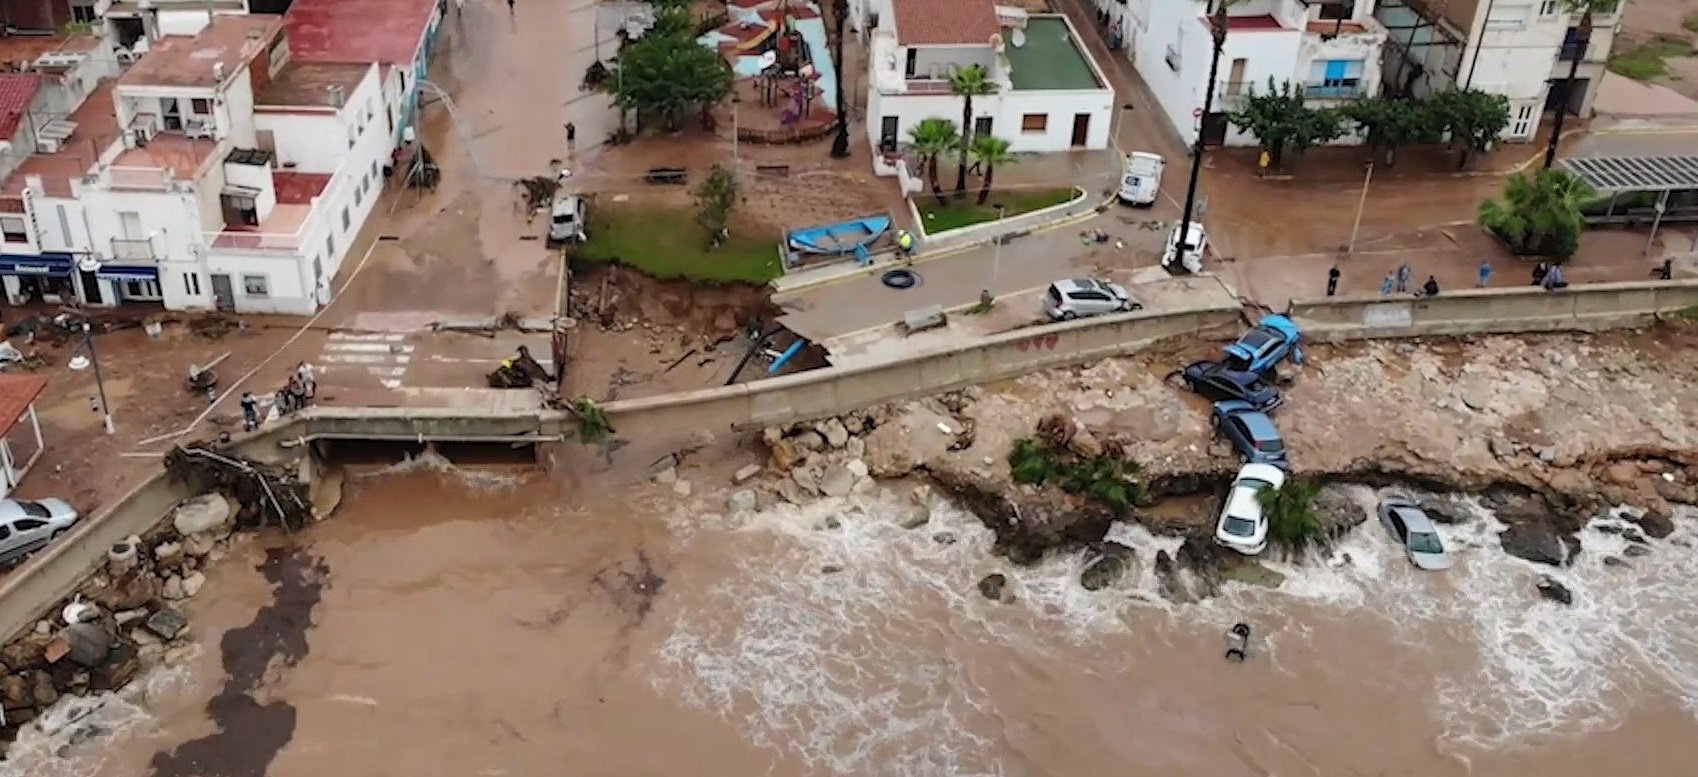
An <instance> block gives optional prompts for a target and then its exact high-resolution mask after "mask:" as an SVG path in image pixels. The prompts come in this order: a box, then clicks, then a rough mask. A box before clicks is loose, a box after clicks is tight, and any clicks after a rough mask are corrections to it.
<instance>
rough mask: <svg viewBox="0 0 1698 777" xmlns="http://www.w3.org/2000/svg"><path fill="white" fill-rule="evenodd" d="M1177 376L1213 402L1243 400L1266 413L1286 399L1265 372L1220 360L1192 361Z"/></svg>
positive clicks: (1186, 385)
mask: <svg viewBox="0 0 1698 777" xmlns="http://www.w3.org/2000/svg"><path fill="white" fill-rule="evenodd" d="M1175 376H1176V377H1177V378H1178V379H1179V381H1180V382H1182V383H1184V384H1185V388H1186V389H1189V390H1190V391H1192V392H1194V393H1196V394H1199V395H1201V396H1202V397H1203V398H1204V399H1207V400H1209V401H1210V402H1225V401H1227V400H1239V401H1242V402H1248V403H1249V404H1250V406H1251V407H1254V408H1256V409H1257V410H1260V411H1262V412H1264V413H1267V412H1272V411H1273V409H1274V408H1276V407H1279V406H1280V405H1281V404H1283V403H1284V402H1285V398H1284V397H1283V396H1281V395H1280V393H1279V389H1277V388H1275V387H1274V385H1273V384H1272V383H1269V382H1268V381H1267V380H1266V379H1265V378H1263V377H1262V376H1261V375H1258V374H1257V373H1254V372H1245V371H1243V370H1234V369H1232V368H1230V367H1227V366H1226V365H1225V364H1222V363H1220V362H1216V361H1209V360H1207V359H1205V360H1203V361H1198V362H1192V363H1190V364H1187V365H1185V368H1184V369H1182V370H1180V371H1179V372H1177V373H1175Z"/></svg>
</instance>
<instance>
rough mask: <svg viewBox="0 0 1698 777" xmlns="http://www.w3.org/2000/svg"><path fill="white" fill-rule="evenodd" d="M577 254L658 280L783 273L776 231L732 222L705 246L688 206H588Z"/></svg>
mask: <svg viewBox="0 0 1698 777" xmlns="http://www.w3.org/2000/svg"><path fill="white" fill-rule="evenodd" d="M577 255H578V256H579V257H580V258H582V259H585V260H588V261H592V262H615V261H616V262H619V263H621V264H624V265H627V266H629V267H632V268H635V269H637V270H641V271H642V272H644V273H647V274H648V275H651V276H653V277H655V278H659V279H661V280H672V279H675V278H681V279H684V280H691V281H710V282H716V283H726V282H743V283H756V284H762V283H766V282H768V281H770V280H772V279H773V278H777V277H778V276H779V275H781V274H782V272H781V270H780V268H779V260H778V236H777V235H776V234H767V233H763V232H761V231H741V230H738V229H737V228H736V227H735V226H733V227H732V230H731V239H730V240H727V241H726V242H725V243H724V244H722V245H720V246H719V247H718V248H715V249H712V250H709V249H708V235H707V232H706V231H704V230H703V229H702V228H701V227H700V226H699V225H697V224H696V220H695V217H694V214H693V213H692V212H691V211H690V210H689V209H688V208H664V207H641V206H634V205H597V206H595V207H593V208H592V209H591V211H590V239H589V242H588V243H586V244H584V245H583V246H582V247H581V248H580V249H579V250H578V251H577Z"/></svg>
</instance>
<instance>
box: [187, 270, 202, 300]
mask: <svg viewBox="0 0 1698 777" xmlns="http://www.w3.org/2000/svg"><path fill="white" fill-rule="evenodd" d="M183 291H185V292H188V294H189V296H191V297H198V296H200V273H198V272H186V273H183Z"/></svg>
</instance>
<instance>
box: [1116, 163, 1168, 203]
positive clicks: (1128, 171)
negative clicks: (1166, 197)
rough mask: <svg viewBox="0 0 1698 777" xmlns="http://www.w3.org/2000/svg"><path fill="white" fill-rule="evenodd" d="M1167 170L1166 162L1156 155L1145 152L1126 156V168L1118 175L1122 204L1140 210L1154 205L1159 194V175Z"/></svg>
mask: <svg viewBox="0 0 1698 777" xmlns="http://www.w3.org/2000/svg"><path fill="white" fill-rule="evenodd" d="M1165 169H1167V161H1166V160H1164V159H1162V158H1161V156H1160V155H1158V154H1151V153H1148V152H1145V151H1134V152H1132V153H1130V154H1127V155H1126V167H1125V168H1124V169H1123V170H1122V171H1121V175H1120V192H1119V193H1118V195H1117V196H1118V197H1119V199H1120V201H1121V202H1122V203H1125V204H1127V205H1134V206H1137V207H1140V208H1148V207H1150V206H1151V205H1154V204H1155V203H1156V196H1157V195H1159V194H1161V174H1162V171H1163V170H1165Z"/></svg>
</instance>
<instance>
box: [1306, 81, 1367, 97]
mask: <svg viewBox="0 0 1698 777" xmlns="http://www.w3.org/2000/svg"><path fill="white" fill-rule="evenodd" d="M1367 94H1368V90H1367V88H1366V87H1364V86H1362V85H1361V84H1360V83H1354V84H1327V83H1319V84H1304V85H1303V97H1304V98H1306V99H1309V100H1355V99H1357V98H1360V97H1364V96H1366V95H1367Z"/></svg>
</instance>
